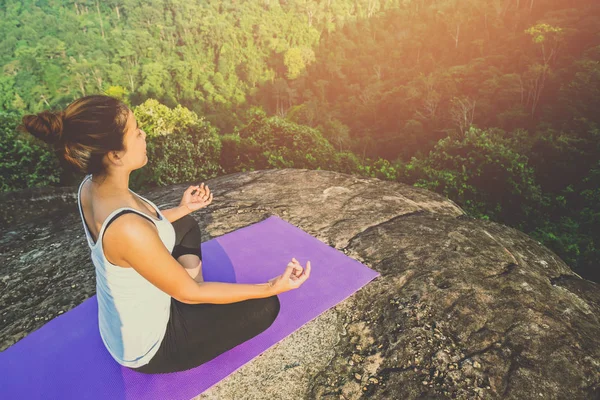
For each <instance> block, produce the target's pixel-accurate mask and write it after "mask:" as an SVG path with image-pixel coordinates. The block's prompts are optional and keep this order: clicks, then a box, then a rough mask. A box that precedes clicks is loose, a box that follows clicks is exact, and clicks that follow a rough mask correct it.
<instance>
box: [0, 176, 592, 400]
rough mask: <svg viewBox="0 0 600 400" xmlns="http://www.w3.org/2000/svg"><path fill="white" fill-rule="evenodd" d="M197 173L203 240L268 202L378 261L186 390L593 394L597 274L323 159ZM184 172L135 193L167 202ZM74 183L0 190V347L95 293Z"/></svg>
mask: <svg viewBox="0 0 600 400" xmlns="http://www.w3.org/2000/svg"><path fill="white" fill-rule="evenodd" d="M197 183H199V182H191V183H189V184H197ZM206 184H208V186H209V187H210V189H211V191H212V192H213V194H214V200H213V203H212V204H211V205H210V206H208V207H207V208H205V209H201V210H199V211H197V212H195V213H193V214H192V215H193V216H194V217H195V218H196V219H197V221H199V223H200V226H201V228H202V230H203V241H208V240H210V239H212V238H214V237H218V236H221V235H224V234H226V233H228V232H231V231H234V230H236V229H239V228H242V227H244V226H247V225H249V224H253V223H256V222H258V221H261V220H263V219H265V218H268V217H269V216H270V215H277V216H279V217H280V218H282V219H284V220H286V221H288V222H290V223H292V224H294V225H296V226H298V227H299V228H301V229H303V230H304V231H306V232H308V233H309V234H311V235H313V236H315V237H316V238H318V239H320V240H322V241H323V242H325V243H327V244H328V245H330V246H332V247H334V248H336V249H338V250H340V251H343V252H344V253H346V254H347V255H349V256H350V257H353V258H355V259H356V260H358V261H360V262H362V263H364V264H365V265H367V266H369V267H371V268H373V269H375V270H377V271H379V272H380V273H381V276H380V277H378V278H377V279H375V280H374V281H372V282H371V283H369V284H368V285H366V286H365V287H363V288H362V289H361V290H359V291H358V292H357V293H355V294H354V295H353V296H351V297H350V298H348V299H347V300H345V301H344V302H342V303H340V304H338V305H337V306H336V307H334V308H332V309H330V310H328V311H327V312H325V313H323V314H322V315H320V316H319V317H318V318H316V319H315V320H313V321H311V322H310V323H308V324H306V325H305V326H303V327H302V328H301V329H299V330H298V331H296V332H294V333H293V334H292V335H290V336H289V337H287V338H286V339H285V340H283V341H282V342H280V343H278V344H277V345H275V346H273V347H272V348H270V349H269V350H267V351H266V352H264V353H263V354H261V355H260V356H259V357H257V358H255V359H254V360H253V361H251V362H249V363H247V364H246V365H244V366H243V367H242V368H240V369H239V370H238V371H236V372H235V373H234V374H232V375H231V376H229V377H228V378H226V379H224V380H223V381H221V382H219V383H218V384H217V385H215V386H214V387H212V388H211V389H209V390H208V391H206V392H205V393H203V394H201V395H199V396H197V398H198V399H229V398H235V399H240V398H249V399H296V398H310V399H312V398H331V399H356V398H361V397H372V398H377V399H445V398H452V399H473V398H483V399H538V398H539V399H596V398H600V321H599V315H600V312H599V311H600V291H599V290H598V285H597V284H596V283H594V282H590V281H586V280H584V279H581V278H580V277H579V276H578V275H577V274H575V273H573V272H572V271H571V269H570V268H569V267H568V266H567V265H566V264H565V263H564V262H563V261H562V260H560V259H559V258H558V256H557V255H556V254H554V253H553V252H552V251H550V250H549V249H547V248H546V247H544V246H542V245H541V244H540V243H539V242H537V241H535V240H533V239H531V238H530V237H528V236H527V235H525V234H523V233H522V232H520V231H518V230H515V229H512V228H509V227H506V226H504V225H501V224H497V223H494V222H489V221H484V220H477V219H473V218H471V217H469V216H467V215H466V214H465V213H464V211H463V210H462V209H461V208H460V207H458V206H457V205H456V204H455V203H453V202H452V201H451V200H448V199H447V198H445V197H444V196H441V195H438V194H436V193H433V192H430V191H427V190H424V189H420V188H416V187H413V186H409V185H405V184H401V183H394V182H385V181H381V180H377V179H363V178H357V177H354V176H350V175H345V174H340V173H336V172H330V171H322V170H318V171H314V170H299V169H281V170H262V171H252V172H244V173H236V174H231V175H226V176H221V177H218V178H215V179H211V180H208V181H206ZM187 186H188V184H181V185H174V186H170V187H163V188H157V189H154V190H151V191H150V192H147V193H143V192H141V193H140V194H142V195H144V196H146V197H148V198H149V199H151V200H152V201H153V202H155V203H156V204H157V205H158V206H159V208H168V207H172V206H175V205H176V204H178V203H179V200H180V199H181V195H182V193H183V191H184V190H185V188H187ZM76 191H77V188H76V187H75V188H60V189H52V188H47V189H36V190H29V191H21V192H14V193H7V194H3V195H2V196H0V203H1V204H2V210H3V211H2V214H0V223H2V225H0V226H1V227H0V269H1V270H0V277H1V280H0V309H1V310H2V311H1V316H0V318H1V320H2V324H0V326H1V328H0V350H4V349H6V348H7V347H9V346H10V345H12V344H14V343H15V342H17V341H18V340H20V339H21V338H23V337H25V336H26V335H27V334H28V333H30V332H32V331H34V330H36V329H38V328H40V327H41V326H42V325H43V324H44V323H46V322H47V321H48V320H50V319H52V318H53V317H55V316H56V315H58V314H61V313H63V312H66V311H68V310H70V309H71V308H73V307H75V306H76V305H78V304H80V303H81V302H82V301H83V300H85V299H87V298H88V297H90V296H92V295H93V294H94V293H95V276H94V269H93V265H92V263H91V260H90V257H89V249H88V247H87V244H86V242H85V236H84V231H83V226H82V223H81V219H80V217H79V212H78V210H77V203H76Z"/></svg>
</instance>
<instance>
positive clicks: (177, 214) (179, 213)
mask: <svg viewBox="0 0 600 400" xmlns="http://www.w3.org/2000/svg"><path fill="white" fill-rule="evenodd" d="M160 212H161V213H162V215H164V216H165V218H166V219H168V220H169V222H171V223H172V222H174V221H177V220H178V219H179V218H182V217H185V216H186V215H188V214H189V213H191V211H190V209H189V208H187V207H186V206H177V207H173V208H167V209H166V210H160Z"/></svg>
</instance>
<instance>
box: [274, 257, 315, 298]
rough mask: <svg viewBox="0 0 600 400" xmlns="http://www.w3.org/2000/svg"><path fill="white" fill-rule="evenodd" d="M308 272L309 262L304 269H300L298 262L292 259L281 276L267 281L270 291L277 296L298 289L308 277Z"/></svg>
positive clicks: (309, 268)
mask: <svg viewBox="0 0 600 400" xmlns="http://www.w3.org/2000/svg"><path fill="white" fill-rule="evenodd" d="M310 270H311V266H310V261H308V262H307V263H306V268H302V265H300V263H299V262H298V260H296V259H295V258H292V261H291V262H290V263H289V264H288V265H287V266H286V268H285V271H284V272H283V274H281V275H279V276H276V277H275V278H273V279H271V280H269V285H270V286H271V290H272V291H273V292H274V293H275V294H279V293H283V292H287V291H288V290H292V289H297V288H299V287H300V286H301V285H302V284H303V283H304V282H305V281H306V280H307V279H308V277H309V276H310Z"/></svg>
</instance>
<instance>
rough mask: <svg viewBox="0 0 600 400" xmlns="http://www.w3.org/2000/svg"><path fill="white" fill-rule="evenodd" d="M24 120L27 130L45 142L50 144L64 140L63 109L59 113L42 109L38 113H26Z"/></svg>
mask: <svg viewBox="0 0 600 400" xmlns="http://www.w3.org/2000/svg"><path fill="white" fill-rule="evenodd" d="M22 121H23V126H24V127H25V129H26V130H27V132H29V133H31V134H32V135H33V136H35V137H37V138H39V139H42V140H43V141H44V142H46V143H50V144H60V143H63V142H64V138H63V113H62V111H59V112H58V113H53V112H51V111H42V112H41V113H38V114H36V115H25V116H24V117H23V120H22Z"/></svg>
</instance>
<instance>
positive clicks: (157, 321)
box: [21, 95, 311, 374]
mask: <svg viewBox="0 0 600 400" xmlns="http://www.w3.org/2000/svg"><path fill="white" fill-rule="evenodd" d="M22 122H23V123H22V125H21V129H24V130H26V131H28V132H29V133H31V134H32V135H34V136H36V137H38V138H40V139H42V140H44V141H46V142H48V143H51V144H54V145H55V149H56V150H57V152H58V154H59V156H61V157H63V160H64V161H66V162H67V164H68V165H71V166H72V167H74V168H75V169H76V170H78V171H80V172H82V173H85V174H87V175H86V177H85V179H84V180H83V181H82V183H81V185H80V187H79V192H78V196H77V202H78V205H79V211H80V215H81V219H82V222H83V226H84V232H85V235H86V238H87V240H88V245H89V247H90V250H91V258H92V262H93V264H94V266H95V270H96V293H97V298H98V322H99V328H100V335H101V337H102V340H103V342H104V345H105V346H106V348H107V350H108V351H109V353H110V354H111V356H112V357H113V358H114V359H115V360H116V361H117V362H118V363H119V364H121V365H123V366H125V367H128V368H131V369H133V370H136V371H139V372H143V373H150V374H152V373H166V372H176V371H183V370H187V369H190V368H193V367H196V366H198V365H200V364H203V363H205V362H206V361H209V360H211V359H213V358H215V357H216V356H218V355H219V354H221V353H223V352H225V351H227V350H229V349H231V348H233V347H235V346H237V345H238V344H240V343H242V342H245V341H247V340H248V339H251V338H252V337H254V336H256V335H258V334H259V333H261V332H263V331H264V330H265V329H267V328H268V327H269V326H271V324H272V323H273V321H274V320H275V318H276V317H277V315H278V313H279V299H278V297H277V294H279V293H282V292H285V291H288V290H291V289H296V288H298V287H300V285H302V284H303V283H304V282H305V281H306V279H308V277H309V275H310V270H311V266H310V261H309V262H308V263H307V264H306V268H302V266H301V265H300V264H299V263H298V261H296V260H295V259H292V261H291V262H290V263H289V264H288V265H287V267H286V269H285V271H284V273H283V274H282V275H280V276H278V277H275V278H273V279H271V280H270V281H269V282H268V283H263V284H236V283H223V282H204V281H203V279H202V253H201V250H200V244H201V235H200V228H199V227H198V224H197V223H196V221H195V219H194V218H193V217H191V216H189V215H188V214H189V213H191V212H193V211H196V210H199V209H200V208H203V207H206V206H207V205H209V204H210V203H211V202H212V199H213V195H212V193H211V192H210V189H209V188H208V187H207V186H204V184H202V185H200V186H190V187H189V188H188V189H187V190H186V191H185V192H184V194H183V197H182V199H181V202H180V204H179V205H178V206H177V207H174V208H171V209H166V210H162V211H161V210H159V209H158V207H156V205H155V204H154V203H153V202H151V201H149V200H148V199H146V198H144V197H142V196H139V195H137V194H136V193H134V192H133V191H131V190H130V189H129V175H130V173H131V171H133V170H135V169H138V168H141V167H143V166H144V165H146V163H147V162H148V157H147V156H146V134H145V133H144V131H142V130H141V129H140V128H139V127H138V124H137V122H136V119H135V116H134V115H133V113H132V112H131V110H130V109H129V108H128V107H127V106H126V105H125V104H124V103H122V102H120V101H118V100H116V99H114V98H112V97H109V96H103V95H92V96H86V97H83V98H80V99H78V100H76V101H74V102H73V103H71V104H70V105H69V106H68V107H67V108H66V109H65V110H64V111H61V112H59V113H52V112H49V111H44V112H42V113H39V114H37V115H26V116H25V117H23V121H22Z"/></svg>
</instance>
